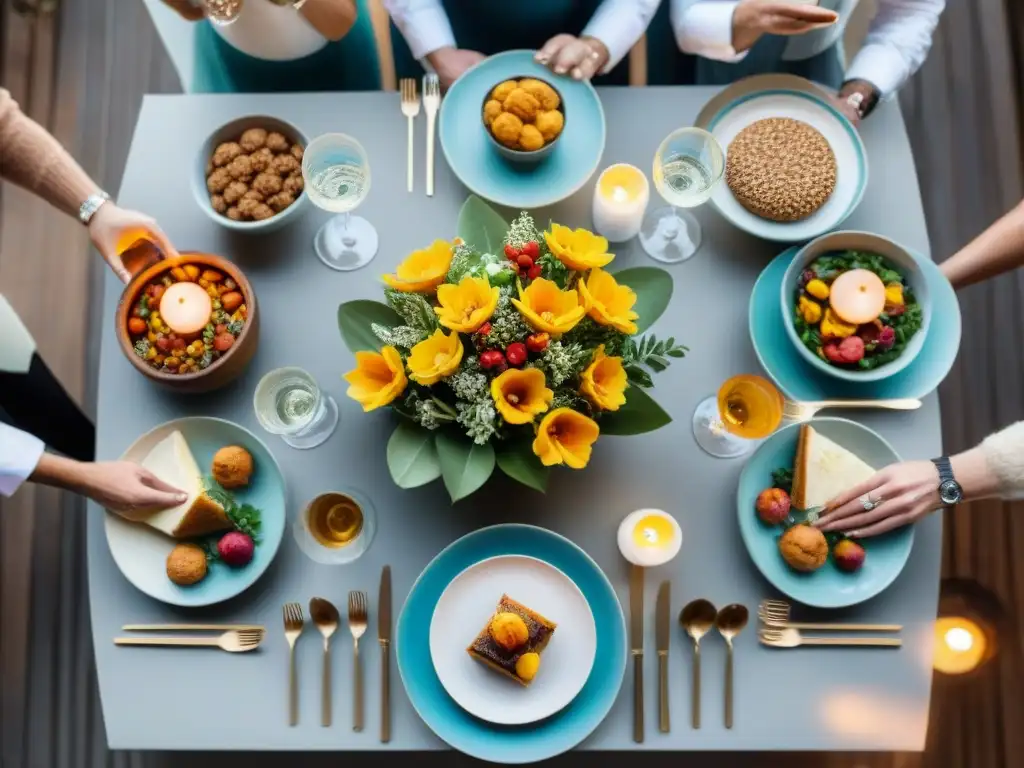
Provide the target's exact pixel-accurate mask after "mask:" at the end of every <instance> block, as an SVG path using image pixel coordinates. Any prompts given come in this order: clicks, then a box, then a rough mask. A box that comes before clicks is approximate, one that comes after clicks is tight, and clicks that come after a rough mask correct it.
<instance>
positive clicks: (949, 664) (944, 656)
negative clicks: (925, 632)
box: [932, 616, 988, 675]
mask: <svg viewBox="0 0 1024 768" xmlns="http://www.w3.org/2000/svg"><path fill="white" fill-rule="evenodd" d="M987 651H988V639H987V638H986V637H985V632H984V630H982V628H981V627H980V626H978V624H977V623H976V622H974V621H972V620H971V619H968V618H964V617H962V616H943V617H941V618H939V619H937V620H936V621H935V654H934V657H933V659H932V666H933V667H934V668H935V669H936V670H937V671H939V672H942V673H944V674H947V675H962V674H965V673H967V672H971V671H972V670H974V669H977V667H978V665H980V664H981V662H982V661H984V660H985V655H986V653H987Z"/></svg>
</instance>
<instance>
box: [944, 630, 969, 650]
mask: <svg viewBox="0 0 1024 768" xmlns="http://www.w3.org/2000/svg"><path fill="white" fill-rule="evenodd" d="M944 639H945V641H946V645H948V646H949V647H950V648H952V649H953V650H954V651H959V652H960V653H963V652H964V651H969V650H971V646H972V645H974V638H973V637H971V633H970V632H968V631H967V630H966V629H964V628H963V627H953V628H952V629H950V630H948V631H947V632H946V634H945V637H944Z"/></svg>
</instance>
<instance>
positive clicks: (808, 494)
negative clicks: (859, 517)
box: [791, 424, 875, 510]
mask: <svg viewBox="0 0 1024 768" xmlns="http://www.w3.org/2000/svg"><path fill="white" fill-rule="evenodd" d="M873 474H875V470H874V469H872V468H871V467H870V466H868V464H866V463H865V462H864V461H862V460H861V459H860V458H858V457H857V456H855V455H854V454H853V453H851V452H850V451H848V450H846V449H845V448H843V446H841V445H839V444H838V443H836V442H835V441H833V440H829V439H828V438H827V437H825V436H824V435H823V434H821V433H820V432H818V431H817V430H815V429H814V427H812V426H810V425H809V424H804V425H803V426H802V427H800V439H799V442H798V443H797V448H796V463H795V464H794V466H793V493H792V494H791V496H792V499H793V506H794V507H796V508H797V509H802V510H811V509H815V508H818V507H823V506H824V505H825V503H826V502H828V501H830V500H831V499H834V498H835V497H836V496H838V495H839V494H841V493H843V492H844V491H846V490H849V489H850V488H852V487H853V486H855V485H858V484H860V483H862V482H864V481H865V480H867V479H868V478H869V477H871V476H872V475H873Z"/></svg>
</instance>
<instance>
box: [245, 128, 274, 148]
mask: <svg viewBox="0 0 1024 768" xmlns="http://www.w3.org/2000/svg"><path fill="white" fill-rule="evenodd" d="M266 141H267V131H266V129H264V128H250V129H249V130H248V131H246V132H245V133H243V134H242V138H240V139H239V140H238V143H239V144H240V145H241V147H242V149H243V150H244V151H246V152H255V151H256V150H257V149H259V148H260V147H262V146H263V145H264V144H265V143H266Z"/></svg>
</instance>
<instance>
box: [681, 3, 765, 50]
mask: <svg viewBox="0 0 1024 768" xmlns="http://www.w3.org/2000/svg"><path fill="white" fill-rule="evenodd" d="M671 2H672V5H671V7H670V8H669V16H670V18H671V20H672V31H673V32H675V36H676V43H677V44H678V45H679V50H681V51H682V52H683V53H690V54H693V55H695V56H703V57H704V58H705V59H715V60H716V61H725V62H729V63H734V62H737V61H742V60H743V58H744V57H745V56H746V55H747V52H746V51H741V52H737V51H736V49H735V48H733V47H732V14H733V12H734V11H735V10H736V6H737V5H739V2H738V1H737V0H697V2H693V0H671Z"/></svg>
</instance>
